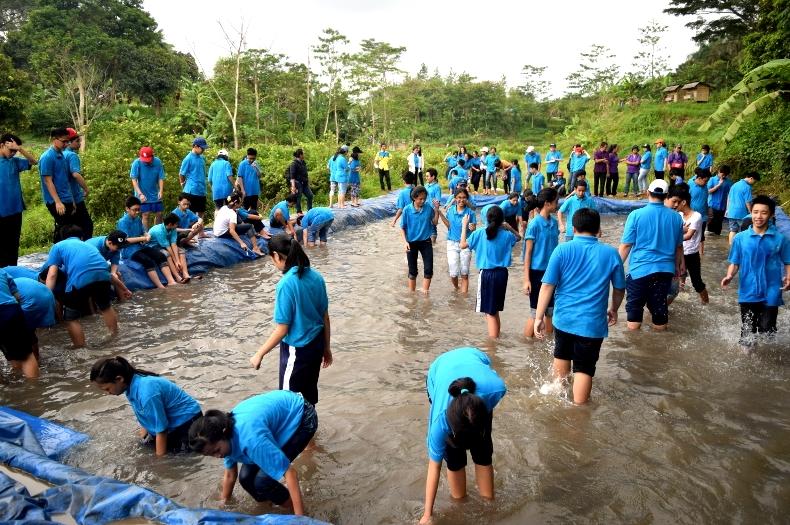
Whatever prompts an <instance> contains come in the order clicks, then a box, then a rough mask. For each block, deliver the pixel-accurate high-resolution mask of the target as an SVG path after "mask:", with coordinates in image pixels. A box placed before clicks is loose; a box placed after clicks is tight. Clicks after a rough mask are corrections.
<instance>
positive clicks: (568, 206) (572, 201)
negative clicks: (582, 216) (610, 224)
mask: <svg viewBox="0 0 790 525" xmlns="http://www.w3.org/2000/svg"><path fill="white" fill-rule="evenodd" d="M582 208H589V209H591V210H594V209H596V206H595V201H594V200H592V198H591V197H588V196H587V195H586V194H585V196H584V198H582V199H580V198H579V197H578V196H576V194H573V195H571V196H570V197H567V198H566V199H565V201H564V202H563V203H562V206H560V213H562V214H563V215H564V216H565V239H566V240H570V239H573V214H574V213H576V212H577V211H579V210H581V209H582Z"/></svg>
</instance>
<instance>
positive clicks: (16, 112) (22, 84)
mask: <svg viewBox="0 0 790 525" xmlns="http://www.w3.org/2000/svg"><path fill="white" fill-rule="evenodd" d="M30 88H31V84H30V79H29V78H28V75H27V73H25V72H24V71H20V70H18V69H15V68H14V66H13V65H12V64H11V59H10V58H8V57H7V56H5V55H4V54H2V53H0V129H3V128H6V127H8V128H11V127H12V126H15V127H25V124H26V120H27V116H26V115H25V110H26V109H27V105H28V103H29V101H30Z"/></svg>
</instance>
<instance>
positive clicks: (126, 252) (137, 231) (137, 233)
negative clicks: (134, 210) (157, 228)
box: [115, 213, 145, 259]
mask: <svg viewBox="0 0 790 525" xmlns="http://www.w3.org/2000/svg"><path fill="white" fill-rule="evenodd" d="M115 226H116V227H117V228H118V229H119V230H121V231H122V232H124V233H125V234H126V235H127V236H128V237H142V236H143V235H145V227H144V226H143V221H142V219H141V218H140V216H139V215H138V216H137V217H135V218H134V219H132V218H131V217H130V216H129V214H128V213H124V214H123V217H121V218H120V219H118V222H117V224H116V225H115ZM142 247H143V245H142V243H134V244H127V245H126V247H124V248H123V250H121V257H122V258H123V259H130V258H131V257H132V255H134V254H135V253H136V252H137V251H138V250H140V249H141V248H142Z"/></svg>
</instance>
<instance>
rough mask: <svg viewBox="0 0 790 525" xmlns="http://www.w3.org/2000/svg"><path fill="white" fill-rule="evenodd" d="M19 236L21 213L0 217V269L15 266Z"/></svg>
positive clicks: (20, 231) (20, 232)
mask: <svg viewBox="0 0 790 525" xmlns="http://www.w3.org/2000/svg"><path fill="white" fill-rule="evenodd" d="M21 235H22V214H21V213H15V214H13V215H8V216H6V217H0V268H4V267H6V266H16V263H17V257H18V256H19V237H20V236H21Z"/></svg>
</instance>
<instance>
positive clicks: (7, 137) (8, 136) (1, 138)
mask: <svg viewBox="0 0 790 525" xmlns="http://www.w3.org/2000/svg"><path fill="white" fill-rule="evenodd" d="M9 140H13V141H14V142H16V145H17V146H21V145H22V139H20V138H19V137H17V136H16V135H14V134H13V133H3V134H2V135H0V143H2V144H5V143H6V142H8V141H9Z"/></svg>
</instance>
